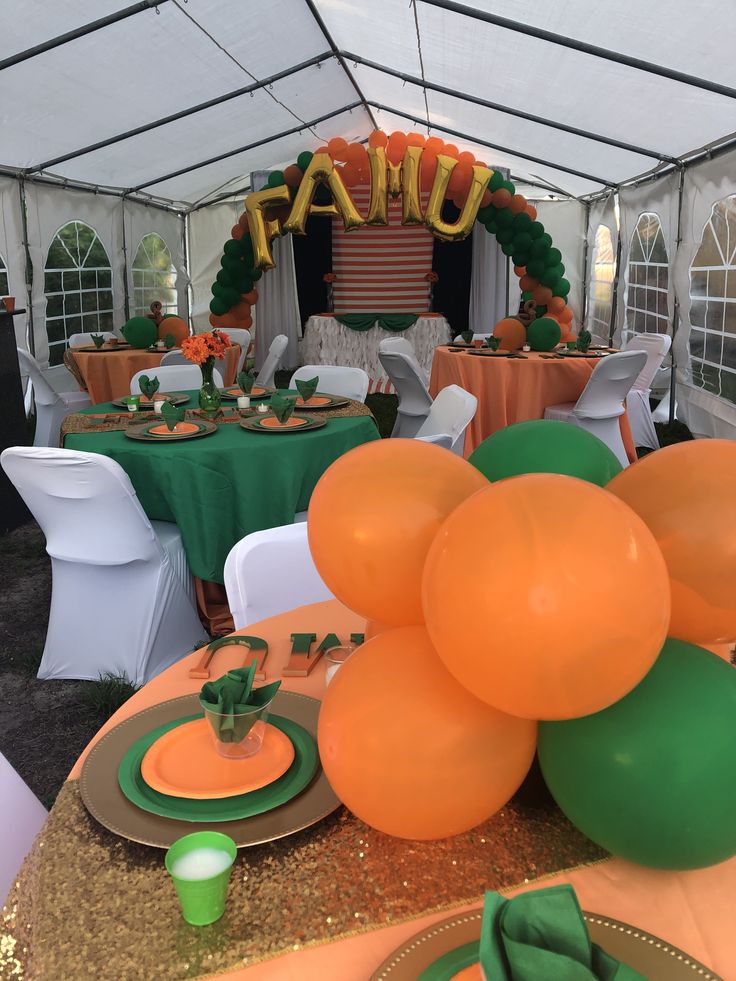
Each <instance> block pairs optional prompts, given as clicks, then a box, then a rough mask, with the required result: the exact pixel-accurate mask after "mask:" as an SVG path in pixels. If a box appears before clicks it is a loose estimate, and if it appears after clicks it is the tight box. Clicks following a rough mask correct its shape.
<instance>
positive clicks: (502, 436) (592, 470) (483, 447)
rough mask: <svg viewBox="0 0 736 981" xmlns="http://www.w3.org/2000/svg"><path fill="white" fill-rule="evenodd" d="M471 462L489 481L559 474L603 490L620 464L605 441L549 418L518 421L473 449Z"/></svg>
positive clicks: (618, 469)
mask: <svg viewBox="0 0 736 981" xmlns="http://www.w3.org/2000/svg"><path fill="white" fill-rule="evenodd" d="M469 459H470V463H472V464H473V466H474V467H475V468H476V470H480V472H481V473H482V474H485V476H486V477H488V479H489V480H491V481H493V480H504V479H505V478H506V477H518V476H520V475H521V474H526V473H561V474H565V476H568V477H578V478H579V479H580V480H587V481H588V483H590V484H597V485H598V486H599V487H605V486H606V484H607V483H608V482H609V481H610V480H613V478H614V477H615V476H616V474H618V473H620V472H621V469H622V468H621V464H620V463H619V462H618V460H617V459H616V456H615V454H614V453H612V452H611V450H609V448H608V447H607V446H606V444H605V443H604V442H602V441H601V440H600V439H598V437H597V436H593V434H592V433H589V432H588V431H587V430H586V429H579V428H578V427H577V426H571V425H570V424H569V423H567V422H556V421H554V420H552V419H535V420H533V421H531V422H517V423H516V424H515V425H513V426H506V428H505V429H499V430H498V431H497V432H495V433H493V435H492V436H489V437H488V438H487V439H484V440H483V442H482V443H481V444H480V445H479V446H478V447H476V449H475V450H473V452H472V453H471V455H470V458H469Z"/></svg>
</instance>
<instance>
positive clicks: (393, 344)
mask: <svg viewBox="0 0 736 981" xmlns="http://www.w3.org/2000/svg"><path fill="white" fill-rule="evenodd" d="M378 350H379V351H398V352H399V354H405V355H406V356H407V358H411V359H412V360H413V361H415V362H416V366H417V370H418V372H419V377H420V378H421V379H422V380H423V381H424V384H425V385H426V386H427V387H428V388H429V372H428V371H426V370H425V369H424V368H423V367H422V366H421V365H420V364H419V358H418V357H417V352H416V350H415V349H414V345H413V344H412V342H411V341H409V340H407V338H406V337H384V339H383V340H382V341H379V344H378Z"/></svg>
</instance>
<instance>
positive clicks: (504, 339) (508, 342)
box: [493, 317, 526, 351]
mask: <svg viewBox="0 0 736 981" xmlns="http://www.w3.org/2000/svg"><path fill="white" fill-rule="evenodd" d="M493 336H494V337H500V338H501V344H500V347H501V350H502V351H520V350H521V349H522V347H523V346H524V344H526V327H525V326H524V325H523V324H522V322H521V321H520V320H517V319H516V317H504V319H503V320H499V321H498V323H497V324H496V326H495V327H494V328H493Z"/></svg>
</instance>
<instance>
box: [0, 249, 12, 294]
mask: <svg viewBox="0 0 736 981" xmlns="http://www.w3.org/2000/svg"><path fill="white" fill-rule="evenodd" d="M0 296H10V288H9V286H8V270H7V268H6V266H5V260H4V259H3V257H2V256H1V255H0Z"/></svg>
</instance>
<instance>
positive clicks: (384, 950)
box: [70, 601, 736, 981]
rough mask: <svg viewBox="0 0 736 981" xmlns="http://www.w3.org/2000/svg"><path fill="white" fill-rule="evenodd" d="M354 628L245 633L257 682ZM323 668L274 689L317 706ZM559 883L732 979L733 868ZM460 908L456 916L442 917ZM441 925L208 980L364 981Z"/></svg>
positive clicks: (167, 687) (308, 609)
mask: <svg viewBox="0 0 736 981" xmlns="http://www.w3.org/2000/svg"><path fill="white" fill-rule="evenodd" d="M363 625H364V621H363V620H362V619H361V618H360V617H358V616H357V615H356V614H355V613H352V612H351V611H349V610H347V609H346V608H345V607H344V606H342V605H341V604H340V603H338V602H337V601H331V602H328V603H318V604H314V605H312V606H303V607H299V608H298V609H296V610H291V611H290V612H289V613H285V614H282V615H281V616H277V617H272V618H271V619H269V620H263V621H262V622H261V623H258V624H251V625H250V626H249V627H248V628H247V632H248V633H249V634H254V635H256V636H260V637H263V638H265V639H266V640H267V641H268V644H269V654H268V659H267V661H266V665H265V666H266V673H267V680H268V681H272V680H274V679H275V678H278V677H280V673H281V669H282V668H283V666H284V664H285V663H286V660H287V659H288V656H289V651H290V640H289V638H290V635H291V634H292V633H295V632H301V631H309V632H315V633H317V634H318V635H321V634H324V633H327V632H328V631H333V630H334V631H335V632H336V633H337V634H338V636H346V635H347V634H349V633H350V632H352V631H357V630H362V629H363ZM243 632H245V631H243ZM199 657H200V653H199V652H196V653H194V654H190V655H189V656H187V657H185V658H184V659H183V660H181V661H179V662H178V664H175V665H174V666H173V667H171V668H169V669H168V670H166V671H164V672H163V673H162V674H160V675H159V676H158V677H157V678H154V680H153V681H151V682H149V684H147V685H146V686H145V687H144V688H143V689H141V691H139V692H138V693H137V694H135V695H134V696H133V697H132V698H131V699H130V700H129V701H128V702H126V703H125V705H124V706H123V707H122V708H121V709H120V710H119V711H118V712H116V713H115V715H114V716H113V717H112V719H110V720H109V722H108V723H107V724H106V725H105V726H103V728H102V729H101V730H100V732H99V733H98V734H97V736H96V737H95V739H93V740H92V742H91V743H90V747H91V746H92V745H94V743H95V742H96V741H97V739H99V737H100V736H101V735H102V734H103V733H105V732H107V731H108V729H110V728H112V726H114V725H116V724H117V723H118V722H121V721H122V720H123V719H125V718H128V717H129V716H130V715H133V714H134V713H135V712H139V711H140V710H141V709H144V708H146V707H147V706H149V705H155V704H157V703H158V702H161V701H164V700H165V699H167V698H175V697H176V696H178V695H185V694H190V693H192V692H195V691H197V690H198V689H199V687H200V686H201V682H197V681H192V680H190V679H189V676H188V672H189V668H190V667H191V666H192V664H193V663H195V662H197V661H198V660H199ZM242 663H243V649H242V647H241V648H237V647H230V648H225V649H223V650H221V651H219V652H218V653H217V654H216V655H215V662H214V667H215V670H216V672H217V673H219V672H221V671H222V672H224V671H227V670H229V669H230V668H232V667H236V666H240V665H242ZM325 667H326V666H325V664H324V661H322V662H321V663H320V664H318V666H317V667H316V668H315V670H314V671H313V672H312V674H311V675H310V676H309V677H308V678H286V679H284V688H286V689H288V690H291V691H297V692H302V693H304V694H307V695H312V696H314V697H317V698H319V697H320V696H321V694H322V693H323V692H324V687H325V684H324V673H325ZM90 747H88V748H87V750H85V752H84V753H83V754H82V756H81V757H80V759H79V761H78V762H77V764H76V765H75V767H74V769H73V770H72V773H71V774H70V776H71V777H72V778H74V777H78V776H79V773H80V771H81V765H82V762H83V761H84V758H85V756H86V755H87V752H88V750H89V748H90ZM559 882H571V883H572V884H573V885H574V886H575V889H576V890H577V892H578V895H579V897H580V900H581V903H582V905H583V906H584V907H585V908H586V909H588V910H591V911H592V912H596V913H602V914H604V915H607V916H611V917H614V918H615V919H619V920H624V921H625V922H628V923H633V924H635V925H636V926H638V927H640V928H642V929H643V930H646V931H649V932H650V933H654V934H655V935H657V936H659V937H661V938H662V939H664V940H667V941H669V942H670V943H672V944H674V945H675V946H677V947H680V948H682V949H683V950H685V951H687V952H688V953H689V954H691V955H692V956H693V957H695V958H697V959H698V960H700V961H702V962H703V963H704V964H706V965H708V966H709V967H710V968H712V969H713V970H714V971H716V972H718V973H719V974H721V975H723V977H724V978H727V979H730V978H736V944H735V943H734V942H733V937H732V933H733V928H732V925H731V908H730V904H731V898H732V896H733V895H734V891H735V890H736V859H732V860H731V861H728V862H724V863H723V864H721V865H717V866H714V867H713V868H710V869H703V870H700V871H695V872H660V871H655V870H652V869H644V868H641V867H639V866H636V865H632V864H631V863H629V862H622V861H619V860H618V859H612V860H610V861H605V862H601V863H599V864H597V865H593V866H588V867H586V868H582V869H578V870H575V871H572V872H568V873H561V874H560V875H555V876H552V877H549V878H547V879H545V880H544V884H545V885H553V884H557V883H559ZM534 887H535V883H534V882H531V883H529V884H527V885H523V886H521V887H520V888H519V889H516V890H507V892H508V894H512V893H514V892H521V891H523V890H524V889H531V888H534ZM441 902H442V897H441V896H438V897H437V903H438V905H439V904H441ZM474 905H476V906H477V905H479V904H474ZM469 908H471V907H470V906H463V907H457V908H456V909H455V910H452V913H453V914H454V913H455V912H457V911H459V910H462V909H469ZM448 915H450V913H448V911H444V912H442V913H436V914H431V915H429V916H422V917H419V918H415V919H412V920H409V921H407V922H404V923H400V924H397V925H396V926H392V927H387V928H385V929H381V930H372V931H370V932H368V933H364V934H360V935H358V936H355V937H351V938H349V939H347V940H340V941H337V942H335V943H331V944H324V945H321V946H318V947H305V948H301V949H298V950H295V951H294V952H292V953H289V954H286V955H284V956H282V957H279V958H276V959H275V960H271V961H266V962H264V963H262V964H255V965H253V966H252V967H248V968H244V969H241V970H236V971H232V972H229V973H227V974H219V975H218V977H219V978H228V979H230V981H276V979H278V981H302V979H304V978H319V979H320V981H365V979H366V978H367V977H369V976H370V974H371V972H372V971H374V970H375V969H376V968H377V967H378V965H379V964H380V963H381V961H383V960H384V958H386V957H387V956H388V955H389V954H390V953H391V951H392V950H393V949H394V948H395V947H397V946H398V945H399V944H401V943H403V942H404V941H405V940H406V939H407V938H408V937H410V936H411V935H412V934H414V933H416V932H417V931H419V930H423V929H425V928H426V927H427V926H429V925H431V924H432V923H434V922H436V921H437V920H440V919H443V918H444V917H446V916H448Z"/></svg>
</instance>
